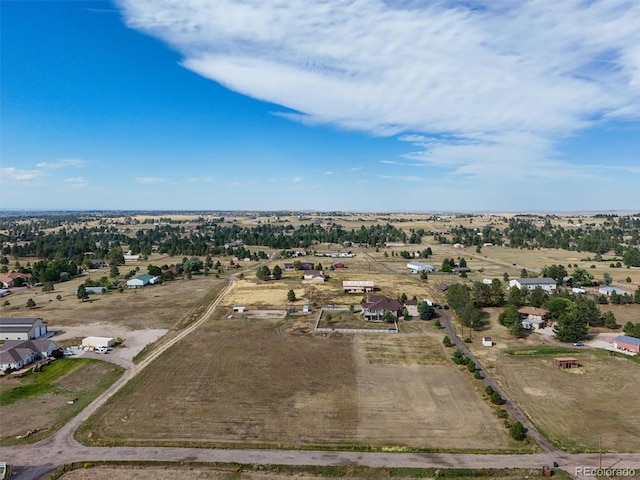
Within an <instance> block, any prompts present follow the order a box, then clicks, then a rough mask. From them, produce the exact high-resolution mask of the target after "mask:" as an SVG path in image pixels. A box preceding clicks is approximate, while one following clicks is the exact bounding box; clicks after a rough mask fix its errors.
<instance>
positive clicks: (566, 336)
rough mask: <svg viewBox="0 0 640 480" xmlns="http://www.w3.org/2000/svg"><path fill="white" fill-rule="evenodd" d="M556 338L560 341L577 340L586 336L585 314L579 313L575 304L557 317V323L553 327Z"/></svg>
mask: <svg viewBox="0 0 640 480" xmlns="http://www.w3.org/2000/svg"><path fill="white" fill-rule="evenodd" d="M553 332H554V333H555V334H556V338H557V339H558V340H560V341H561V342H577V341H580V340H584V339H585V338H587V334H588V333H589V323H588V319H587V318H586V317H585V315H581V314H579V312H578V309H577V307H576V305H575V304H572V305H571V307H570V308H569V309H567V311H565V312H564V313H563V314H562V315H560V317H559V318H558V323H557V324H556V325H555V326H554V327H553Z"/></svg>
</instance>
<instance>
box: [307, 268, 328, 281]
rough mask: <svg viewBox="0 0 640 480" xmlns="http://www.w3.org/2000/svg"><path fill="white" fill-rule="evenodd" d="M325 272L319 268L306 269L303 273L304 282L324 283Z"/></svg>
mask: <svg viewBox="0 0 640 480" xmlns="http://www.w3.org/2000/svg"><path fill="white" fill-rule="evenodd" d="M324 281H325V276H324V273H322V272H318V271H317V270H305V271H304V273H303V274H302V283H324Z"/></svg>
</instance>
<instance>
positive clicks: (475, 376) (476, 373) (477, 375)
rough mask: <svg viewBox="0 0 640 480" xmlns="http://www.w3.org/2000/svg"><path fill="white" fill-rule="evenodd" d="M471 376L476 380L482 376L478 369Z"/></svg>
mask: <svg viewBox="0 0 640 480" xmlns="http://www.w3.org/2000/svg"><path fill="white" fill-rule="evenodd" d="M473 377H474V378H477V379H478V380H482V379H483V378H484V377H483V376H482V374H481V373H480V370H476V371H475V373H474V374H473Z"/></svg>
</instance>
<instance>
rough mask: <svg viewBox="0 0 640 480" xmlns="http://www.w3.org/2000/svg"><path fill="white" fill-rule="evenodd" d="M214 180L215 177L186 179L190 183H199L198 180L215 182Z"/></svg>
mask: <svg viewBox="0 0 640 480" xmlns="http://www.w3.org/2000/svg"><path fill="white" fill-rule="evenodd" d="M213 180H215V177H189V178H187V179H186V181H187V182H189V183H198V182H204V183H210V182H213Z"/></svg>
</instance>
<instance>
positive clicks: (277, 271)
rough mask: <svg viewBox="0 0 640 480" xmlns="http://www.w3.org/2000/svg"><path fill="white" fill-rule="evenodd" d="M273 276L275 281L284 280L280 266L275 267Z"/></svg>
mask: <svg viewBox="0 0 640 480" xmlns="http://www.w3.org/2000/svg"><path fill="white" fill-rule="evenodd" d="M271 276H272V277H273V279H274V280H280V279H281V278H282V269H281V268H280V265H276V266H275V267H273V271H272V272H271Z"/></svg>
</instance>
